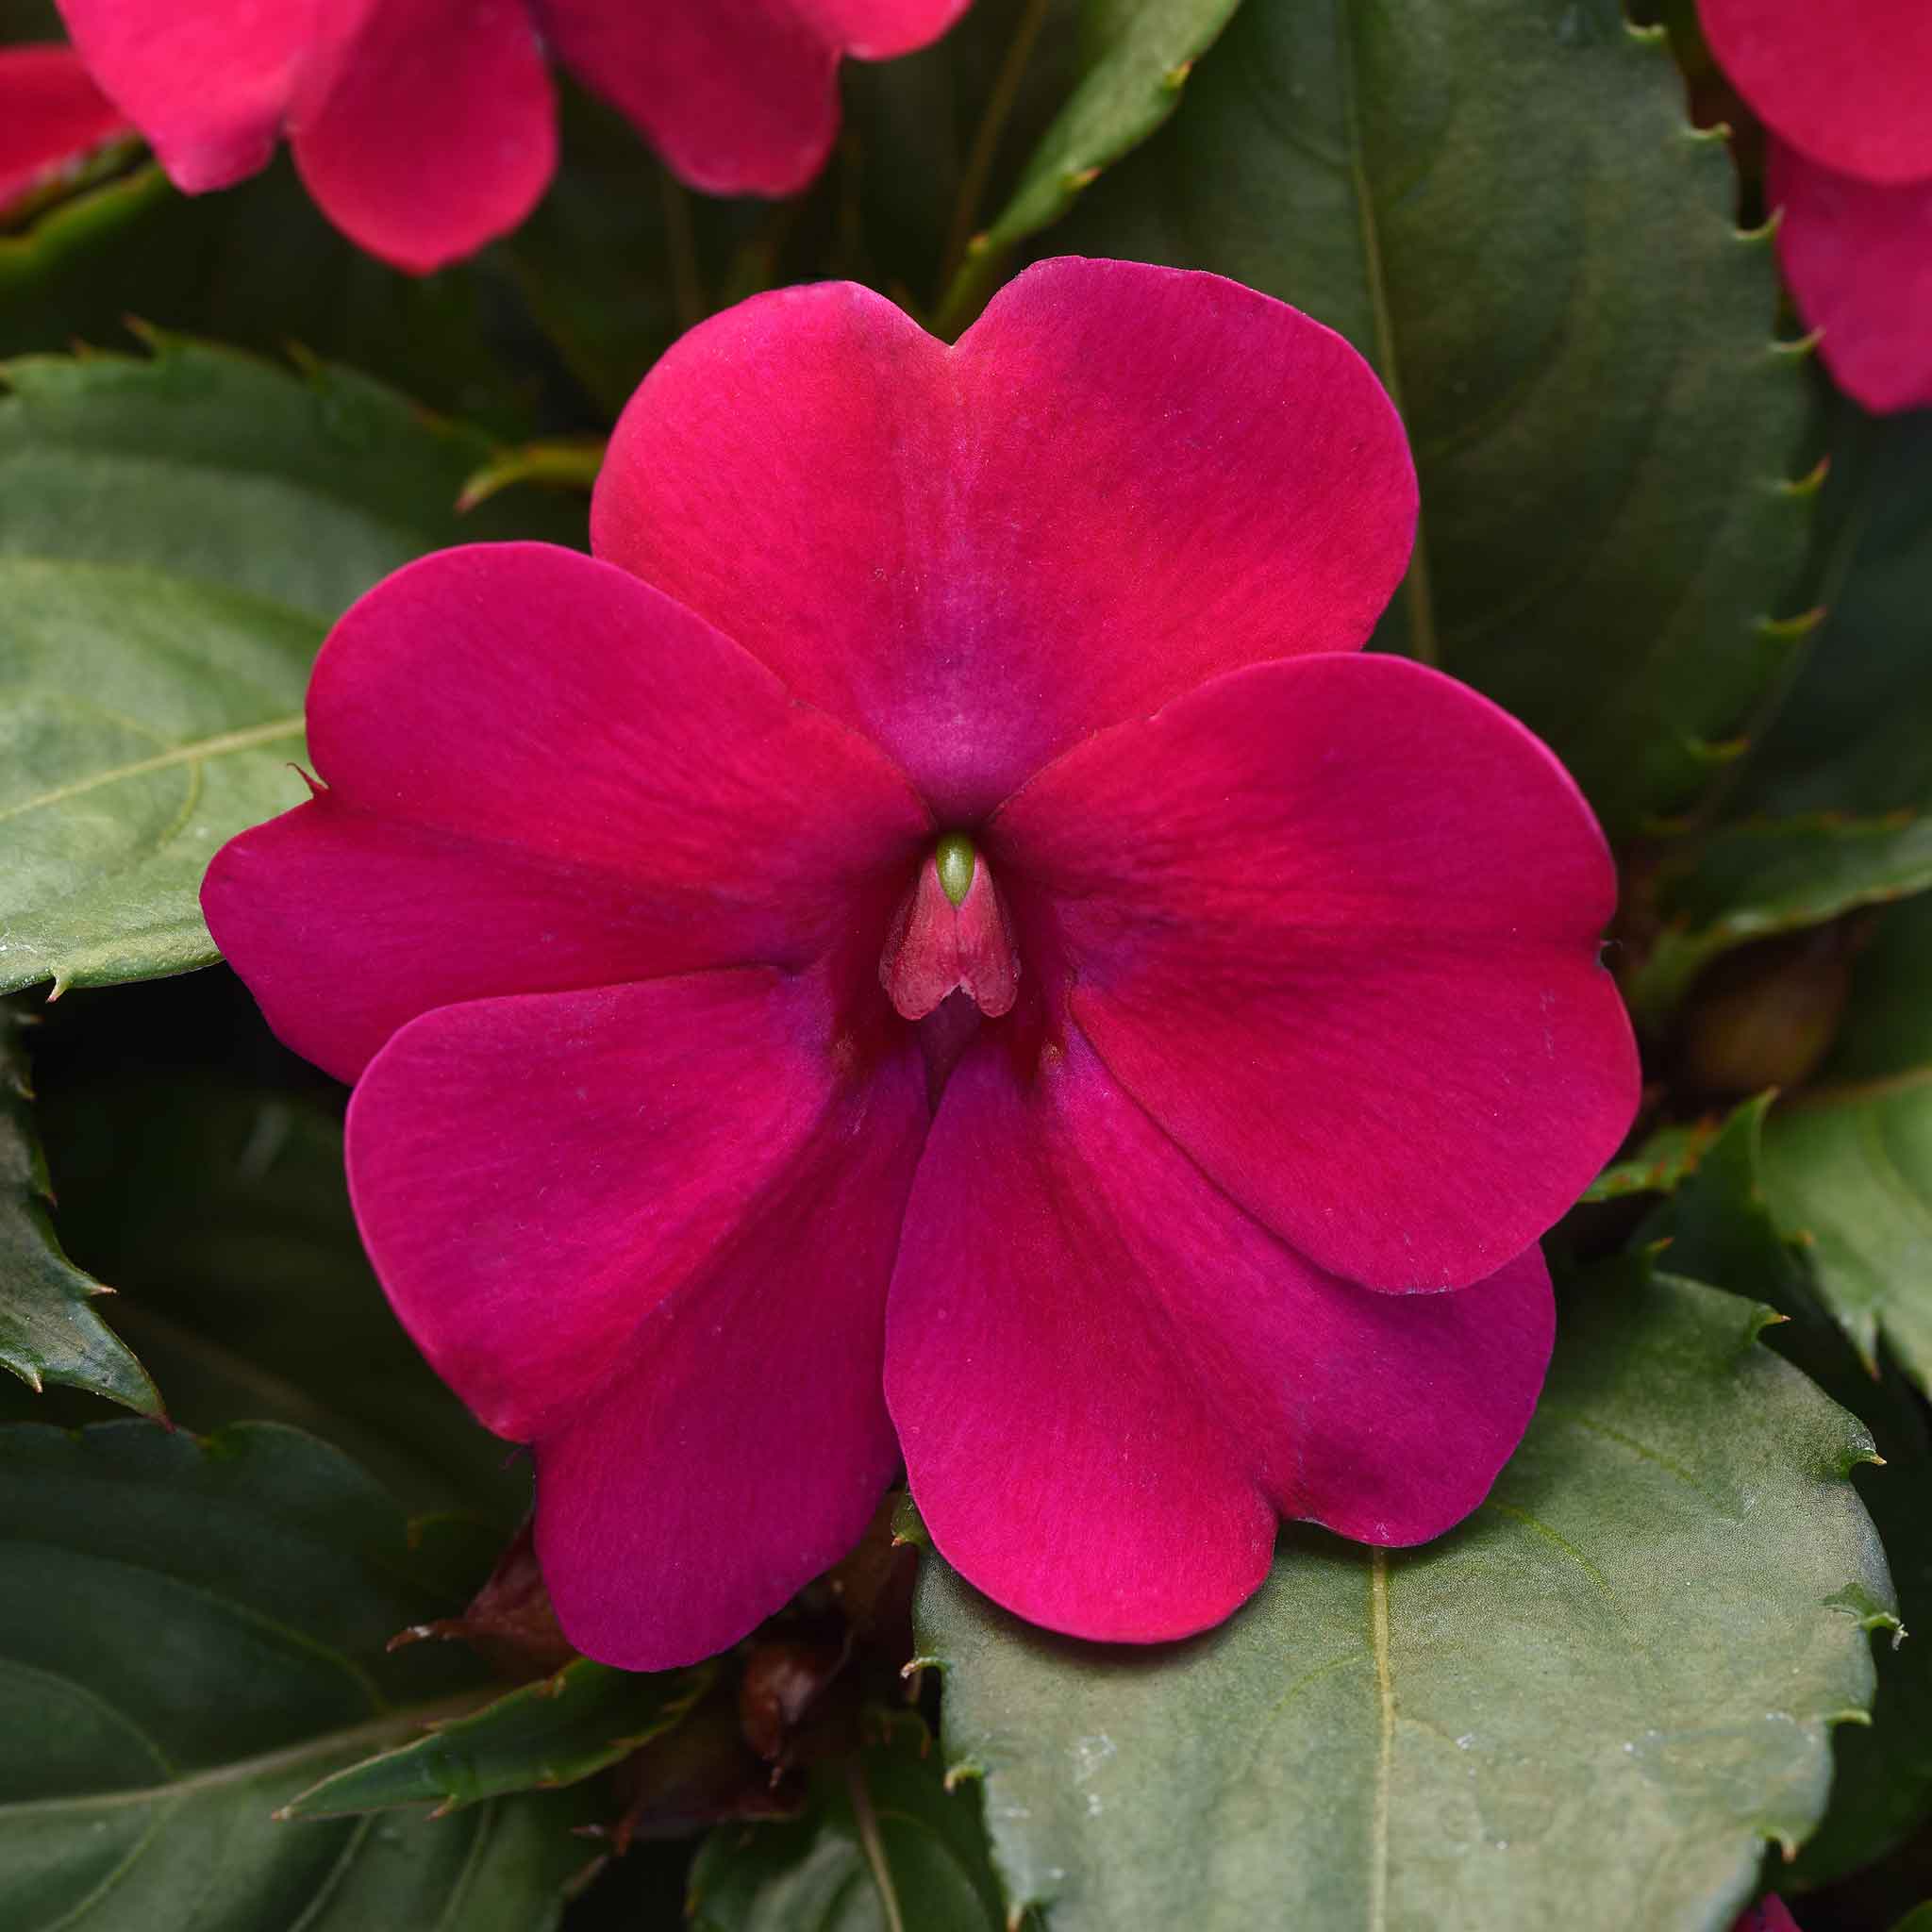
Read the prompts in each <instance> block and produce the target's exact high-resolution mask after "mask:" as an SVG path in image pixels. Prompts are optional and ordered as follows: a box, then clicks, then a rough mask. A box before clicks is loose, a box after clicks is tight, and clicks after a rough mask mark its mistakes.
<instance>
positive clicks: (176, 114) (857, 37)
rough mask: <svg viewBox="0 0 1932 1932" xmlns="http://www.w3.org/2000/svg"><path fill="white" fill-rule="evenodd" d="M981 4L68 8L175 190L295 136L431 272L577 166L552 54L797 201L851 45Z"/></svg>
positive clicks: (689, 165) (372, 225)
mask: <svg viewBox="0 0 1932 1932" xmlns="http://www.w3.org/2000/svg"><path fill="white" fill-rule="evenodd" d="M968 4H969V0H327V4H322V0H59V5H60V10H61V12H62V13H63V14H64V15H65V16H66V20H67V26H68V31H69V32H70V33H71V34H72V35H73V36H74V40H75V44H76V45H77V46H78V47H79V48H80V50H81V52H82V53H83V54H84V55H85V56H86V58H87V60H88V63H89V65H90V66H91V67H92V70H93V73H94V76H95V78H96V79H97V80H98V81H99V82H100V84H101V86H102V87H103V88H105V89H106V90H107V92H108V94H110V95H111V96H112V97H113V98H114V99H115V100H116V101H117V102H119V103H120V105H121V107H122V108H125V110H126V113H127V116H128V118H129V119H130V120H131V121H132V122H133V123H134V124H135V125H136V126H138V127H139V128H140V129H141V131H142V133H143V134H144V135H145V136H146V137H147V139H148V140H149V141H150V142H152V143H153V145H154V149H155V153H156V154H157V156H158V158H159V159H160V162H161V165H162V166H163V167H164V168H166V169H167V171H168V173H169V175H172V176H173V177H174V180H175V184H176V186H178V187H180V188H182V189H184V190H186V191H187V192H189V193H191V194H198V193H201V192H204V191H205V190H208V189H210V188H225V187H228V186H229V185H230V184H231V183H233V182H236V181H239V180H241V179H242V177H243V176H244V175H252V174H254V173H256V171H257V170H258V169H259V168H262V167H264V166H266V165H267V162H268V160H269V158H270V156H271V155H272V154H273V153H274V152H275V143H276V142H277V141H279V140H280V139H281V137H282V136H283V135H285V134H286V135H287V136H288V138H289V141H290V144H291V147H292V148H293V150H294V155H295V165H296V167H297V168H298V169H299V170H300V171H301V174H302V178H303V180H304V181H305V182H306V183H307V184H308V192H310V193H311V194H312V195H314V197H315V199H316V201H317V202H318V203H319V204H320V205H321V207H322V209H323V211H324V212H325V214H326V215H327V216H328V218H329V219H330V221H332V222H333V223H335V225H337V226H338V227H339V228H341V230H342V232H343V233H344V234H346V235H347V236H348V237H349V238H350V239H351V240H352V241H354V242H357V243H358V244H359V245H360V246H361V247H363V248H366V249H368V250H369V252H370V253H371V254H372V255H379V256H381V257H382V258H384V259H385V260H387V261H391V262H393V263H394V264H395V265H396V266H397V267H399V268H405V269H408V270H411V271H413V272H415V273H418V274H425V273H427V272H428V271H429V270H431V269H435V268H441V266H442V265H443V264H444V263H445V262H448V261H452V260H455V259H456V258H458V257H460V256H464V255H468V254H471V253H472V252H474V251H475V249H477V248H480V247H481V246H482V245H483V243H484V242H488V241H490V240H491V239H492V238H493V237H495V236H497V235H501V234H504V233H506V232H507V231H508V230H509V229H511V228H513V227H515V226H516V225H517V224H518V223H519V222H521V221H522V220H523V219H524V217H525V215H526V214H528V213H529V211H530V210H531V208H534V207H535V206H536V205H537V202H538V200H539V199H540V198H541V195H542V192H543V190H544V188H545V187H546V186H547V185H548V183H549V180H550V176H551V175H552V174H553V173H554V172H555V169H556V165H557V128H556V105H555V102H554V99H553V96H552V91H551V85H550V75H549V71H548V68H547V65H546V61H545V55H546V52H550V53H554V54H555V55H556V57H557V58H558V59H559V60H560V61H562V63H563V64H564V65H565V66H566V67H567V68H569V69H570V71H571V72H572V73H573V74H574V75H576V77H577V78H578V79H579V80H580V81H582V82H583V84H584V85H585V86H586V87H588V88H589V89H591V92H594V93H598V94H601V95H603V97H604V98H605V99H606V100H608V102H609V103H610V104H611V106H613V107H614V108H618V109H619V110H620V111H621V112H622V113H624V114H625V116H626V117H627V118H628V119H630V120H631V121H632V122H634V123H635V124H636V125H637V126H638V128H639V129H640V130H641V132H642V133H643V135H644V136H645V138H646V139H647V140H649V141H650V142H651V143H652V145H653V146H655V147H656V148H657V149H658V151H659V153H661V154H662V156H663V157H664V159H665V161H666V163H667V164H668V165H669V166H670V167H671V168H672V169H673V170H675V172H676V174H678V175H680V176H681V177H682V178H683V179H684V180H686V181H688V182H689V183H690V184H691V186H692V187H693V188H701V189H704V190H705V191H706V192H708V193H713V194H774V195H778V194H791V193H795V192H797V191H798V190H799V189H801V188H803V187H804V186H805V185H806V184H807V183H808V181H809V180H810V179H811V178H812V176H813V175H816V174H817V173H818V171H819V169H820V167H821V166H822V165H823V164H824V158H825V156H826V155H827V154H828V153H829V152H830V151H831V146H832V141H833V138H834V136H835V135H836V134H837V133H838V128H839V92H838V69H839V61H840V58H841V56H844V55H848V54H849V55H853V56H855V57H857V58H860V59H866V60H886V59H891V58H893V57H894V56H896V55H900V54H906V53H909V52H911V51H912V50H913V49H914V48H915V47H923V46H924V45H926V44H927V43H928V42H931V41H935V40H937V39H938V38H939V37H940V35H941V34H942V33H944V32H945V30H946V29H947V28H948V27H949V26H951V25H952V24H953V22H954V21H955V20H957V19H958V17H959V15H960V14H961V13H963V12H964V11H965V10H966V8H967V6H968Z"/></svg>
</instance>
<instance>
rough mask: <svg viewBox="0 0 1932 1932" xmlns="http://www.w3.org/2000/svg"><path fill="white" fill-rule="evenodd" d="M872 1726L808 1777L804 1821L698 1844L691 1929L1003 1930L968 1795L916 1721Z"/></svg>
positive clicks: (881, 1720) (745, 1829)
mask: <svg viewBox="0 0 1932 1932" xmlns="http://www.w3.org/2000/svg"><path fill="white" fill-rule="evenodd" d="M869 1722H871V1723H872V1724H874V1726H875V1727H876V1728H877V1731H878V1733H879V1734H878V1735H877V1736H876V1737H875V1738H874V1739H873V1740H870V1741H868V1742H867V1744H866V1745H865V1746H864V1747H863V1748H861V1749H860V1750H858V1751H857V1752H855V1753H853V1754H852V1755H851V1756H849V1757H841V1758H838V1759H835V1760H834V1761H833V1762H831V1763H828V1764H825V1765H823V1766H821V1767H820V1768H819V1769H818V1770H817V1771H816V1772H815V1773H814V1774H813V1776H812V1782H811V1794H810V1798H809V1801H808V1804H807V1807H806V1809H805V1812H804V1814H803V1815H802V1816H801V1817H799V1818H797V1819H793V1820H789V1821H787V1822H785V1823H783V1824H751V1825H739V1824H726V1825H720V1826H719V1827H718V1828H717V1829H716V1830H714V1831H713V1832H712V1833H711V1834H710V1836H709V1837H708V1838H707V1839H706V1840H705V1842H704V1844H703V1845H702V1846H701V1847H700V1849H699V1852H698V1856H697V1861H696V1863H695V1864H694V1865H693V1866H692V1867H691V1897H690V1902H689V1907H688V1910H689V1912H690V1916H691V1924H692V1925H693V1927H694V1928H695V1932H798V1928H802V1927H806V1926H809V1927H811V1928H812V1932H1001V1927H1002V1924H1003V1917H1002V1913H1001V1910H1000V1902H999V1889H998V1886H997V1885H996V1883H995V1881H994V1879H993V1876H992V1872H991V1867H990V1866H989V1865H988V1863H987V1852H986V1834H985V1830H984V1828H983V1827H982V1825H981V1824H980V1820H979V1805H978V1802H977V1798H976V1796H975V1794H974V1792H973V1791H972V1790H970V1789H968V1790H960V1791H956V1790H953V1789H952V1788H951V1784H950V1782H949V1781H948V1780H946V1779H944V1778H943V1777H942V1776H941V1771H942V1767H941V1763H940V1758H939V1753H938V1752H937V1751H936V1750H934V1749H933V1748H932V1743H931V1739H930V1737H929V1736H928V1734H927V1732H926V1728H925V1725H924V1723H923V1722H922V1721H921V1720H920V1719H919V1718H918V1717H917V1716H916V1715H914V1714H913V1713H911V1712H901V1713H897V1714H895V1715H890V1716H888V1715H884V1714H875V1715H874V1717H873V1718H872V1719H870V1720H869ZM1134 1923H1147V1922H1146V1921H1144V1920H1135V1919H1128V1920H1123V1921H1121V1924H1134Z"/></svg>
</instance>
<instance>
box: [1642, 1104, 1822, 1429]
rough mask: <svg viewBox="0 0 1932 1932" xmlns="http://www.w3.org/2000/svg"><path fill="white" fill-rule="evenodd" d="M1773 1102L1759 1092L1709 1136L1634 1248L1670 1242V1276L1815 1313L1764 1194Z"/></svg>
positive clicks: (1782, 1309)
mask: <svg viewBox="0 0 1932 1932" xmlns="http://www.w3.org/2000/svg"><path fill="white" fill-rule="evenodd" d="M1773 1098H1774V1096H1773V1095H1771V1094H1769V1093H1759V1094H1757V1095H1755V1096H1754V1097H1753V1098H1752V1099H1750V1100H1747V1101H1745V1102H1743V1103H1742V1105H1741V1106H1740V1107H1738V1108H1735V1109H1734V1110H1733V1111H1732V1113H1731V1114H1730V1115H1729V1117H1728V1118H1727V1119H1726V1120H1725V1121H1724V1124H1723V1125H1722V1126H1721V1127H1720V1128H1719V1129H1718V1131H1717V1133H1716V1135H1715V1136H1714V1137H1709V1136H1707V1145H1706V1146H1705V1147H1704V1148H1703V1149H1702V1150H1701V1151H1700V1152H1699V1154H1698V1157H1697V1159H1696V1162H1695V1164H1694V1165H1693V1166H1692V1167H1691V1171H1690V1172H1689V1173H1688V1174H1685V1176H1684V1177H1683V1180H1682V1181H1681V1183H1680V1184H1679V1185H1678V1187H1677V1188H1676V1189H1675V1190H1674V1191H1673V1193H1672V1194H1671V1196H1670V1198H1669V1199H1668V1200H1666V1201H1663V1202H1660V1203H1659V1204H1658V1205H1657V1208H1655V1209H1654V1210H1653V1211H1652V1213H1651V1214H1650V1216H1649V1218H1648V1219H1647V1220H1646V1221H1645V1222H1644V1223H1643V1224H1642V1225H1641V1227H1640V1228H1639V1229H1638V1230H1637V1234H1636V1236H1635V1238H1634V1240H1633V1241H1632V1246H1633V1248H1636V1249H1638V1250H1640V1251H1641V1250H1643V1249H1646V1248H1653V1247H1657V1246H1659V1245H1661V1244H1666V1243H1667V1244H1668V1245H1667V1246H1666V1247H1665V1248H1664V1254H1663V1259H1664V1261H1665V1262H1666V1263H1667V1264H1668V1266H1669V1267H1670V1269H1671V1272H1672V1273H1673V1274H1686V1275H1689V1276H1690V1277H1691V1279H1692V1280H1694V1281H1707V1282H1709V1283H1710V1284H1711V1285H1712V1286H1713V1287H1716V1288H1724V1289H1728V1290H1729V1291H1731V1292H1732V1293H1733V1294H1744V1295H1749V1296H1750V1298H1751V1299H1753V1300H1754V1301H1761V1302H1764V1303H1766V1304H1768V1305H1769V1306H1770V1307H1774V1308H1775V1309H1776V1310H1777V1311H1778V1313H1779V1314H1781V1315H1784V1316H1786V1317H1788V1318H1789V1317H1790V1316H1792V1315H1795V1314H1810V1313H1814V1312H1815V1311H1816V1310H1815V1306H1814V1305H1813V1304H1812V1303H1811V1302H1810V1300H1809V1299H1808V1298H1807V1296H1806V1295H1805V1294H1804V1292H1803V1291H1802V1289H1801V1288H1800V1285H1799V1281H1800V1277H1799V1271H1798V1265H1797V1260H1796V1257H1795V1254H1794V1251H1793V1249H1792V1247H1791V1245H1790V1243H1789V1242H1788V1241H1786V1240H1785V1239H1784V1237H1783V1236H1782V1235H1781V1234H1779V1232H1778V1230H1777V1226H1776V1224H1775V1223H1774V1220H1773V1218H1772V1213H1771V1208H1770V1205H1769V1203H1768V1202H1767V1201H1766V1199H1765V1195H1764V1153H1763V1145H1764V1124H1765V1117H1766V1115H1767V1114H1768V1113H1769V1111H1770V1109H1771V1104H1772V1100H1773ZM1848 1406H1850V1405H1848Z"/></svg>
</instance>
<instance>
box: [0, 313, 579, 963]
mask: <svg viewBox="0 0 1932 1932" xmlns="http://www.w3.org/2000/svg"><path fill="white" fill-rule="evenodd" d="M0 381H4V383H5V385H6V387H7V390H8V391H9V392H8V393H7V394H6V395H5V397H4V399H0V498H4V500H5V501H6V503H7V506H8V514H7V518H6V521H5V524H4V525H0V839H4V841H6V844H7V848H8V865H7V867H6V869H5V871H4V873H0V946H4V951H0V991H10V990H13V989H15V988H18V987H23V986H29V985H32V984H34V983H35V982H36V981H38V980H42V979H47V978H51V979H52V980H53V981H54V982H55V987H56V990H57V991H59V990H62V989H64V988H65V987H67V986H91V985H103V984H108V983H111V982H114V981H118V980H125V979H135V978H142V977H148V976H152V975H155V974H166V973H179V972H185V971H187V970H188V969H190V968H192V967H196V966H205V965H208V964H209V963H211V962H212V961H213V959H214V958H215V957H216V955H215V950H214V947H213V944H212V942H211V941H210V940H209V939H208V930H207V927H206V926H205V925H204V924H203V923H202V918H201V910H200V906H199V903H198V892H199V888H200V883H201V875H202V873H203V871H204V870H205V869H206V867H207V864H208V858H210V857H211V856H212V855H213V853H214V852H215V850H216V849H217V848H218V847H219V846H220V845H221V844H223V843H224V842H225V841H226V840H227V839H229V838H230V837H232V836H233V835H234V834H235V833H236V832H239V831H241V830H242V829H244V828H245V827H246V826H248V825H251V824H258V822H259V821H261V820H262V819H265V818H268V817H270V816H272V815H273V814H274V813H275V812H277V811H280V810H283V809H285V808H288V807H289V806H291V805H294V804H296V803H298V802H299V801H300V800H301V799H302V797H303V796H304V795H305V794H304V791H303V788H302V781H301V779H300V778H299V777H298V776H297V775H296V774H295V773H294V772H293V771H291V769H290V764H291V760H296V759H299V758H301V757H302V756H303V733H302V699H303V692H304V690H305V688H306V685H307V681H308V666H309V663H310V660H311V659H312V658H313V657H314V654H315V650H316V647H317V645H318V644H319V643H320V642H321V641H322V638H323V635H324V633H325V630H326V629H327V626H328V625H329V624H330V623H331V622H333V620H334V619H335V617H336V616H337V615H338V614H339V613H340V611H341V609H342V608H343V607H344V606H345V605H346V604H348V603H349V602H350V601H351V600H352V599H353V598H355V597H356V596H358V595H359V594H360V593H361V592H362V591H365V590H367V589H368V588H369V586H370V585H371V584H373V583H374V582H375V580H376V579H377V578H378V577H380V576H382V575H385V574H386V573H388V572H389V571H391V570H393V569H394V568H395V567H396V566H398V565H399V564H402V563H405V562H407V561H408V559H409V558H412V557H415V556H418V555H420V554H421V553H422V552H424V551H425V550H428V549H433V548H435V547H437V546H439V545H441V544H446V543H450V542H454V541H460V540H461V539H463V538H466V537H470V538H486V537H491V536H502V535H505V534H508V532H509V531H511V530H513V529H515V528H516V527H518V526H517V525H516V524H515V523H513V522H511V521H509V520H508V518H507V517H506V516H505V515H504V514H503V513H502V512H501V511H500V510H499V509H498V507H496V506H490V507H488V508H486V509H485V510H484V511H483V512H481V513H480V514H479V515H478V516H477V517H476V518H475V520H472V521H459V520H458V517H457V515H456V513H455V509H454V505H455V503H456V499H457V495H458V491H460V489H461V488H462V484H463V482H464V479H465V478H466V477H467V476H469V475H471V474H472V473H473V472H474V471H475V469H477V468H478V467H479V466H480V465H481V464H482V463H483V462H484V461H485V460H486V459H487V458H488V457H489V455H490V445H489V444H488V443H487V442H486V441H484V440H483V439H482V438H480V437H478V436H476V435H475V434H473V433H470V432H465V431H459V430H457V429H453V428H449V427H445V426H442V425H437V424H435V423H432V422H429V421H426V420H425V418H424V417H423V416H422V415H421V414H420V413H419V412H417V411H416V410H415V409H414V408H412V407H411V406H410V405H409V404H408V403H407V402H406V401H404V400H403V399H402V398H401V397H400V396H396V395H394V394H392V393H391V392H390V391H387V390H384V389H381V388H379V387H377V386H376V385H375V384H374V383H371V382H368V381H366V380H364V379H363V378H361V377H358V376H354V375H348V374H346V373H343V372H341V371H326V370H315V371H312V372H310V373H309V374H308V375H306V376H300V375H291V374H287V373H284V372H282V371H280V370H277V369H275V368H273V367H271V366H270V365H268V364H266V363H258V362H256V361H253V360H251V359H250V358H245V357H242V356H237V355H234V354H232V353H228V352H225V351H222V350H217V349H211V348H206V347H201V346H198V345H193V344H189V343H184V342H175V341H166V340H162V341H158V343H157V347H156V354H155V356H154V357H153V358H152V359H148V360H130V359H125V358H118V357H90V358H81V359H77V360H70V359H55V358H36V359H30V360H27V361H23V362H15V363H10V364H8V365H6V366H5V368H4V369H0ZM509 515H510V517H515V516H519V515H521V516H524V517H526V518H527V517H535V518H537V519H538V522H537V524H536V525H535V527H534V529H532V530H530V531H529V533H531V534H539V533H541V532H543V531H545V530H554V531H555V532H556V533H558V534H568V533H569V532H571V531H573V530H576V529H579V528H580V527H581V511H580V509H579V510H573V509H572V508H571V507H570V506H568V505H566V504H564V503H562V502H561V501H560V500H553V499H549V498H541V499H535V498H530V499H525V500H523V501H522V502H520V503H519V504H518V505H516V506H515V507H514V508H512V509H511V510H510V512H509ZM526 528H527V526H526Z"/></svg>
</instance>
